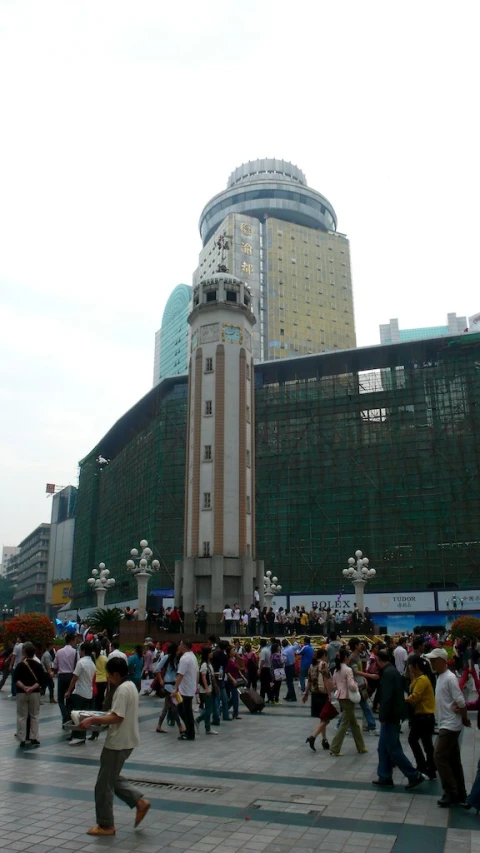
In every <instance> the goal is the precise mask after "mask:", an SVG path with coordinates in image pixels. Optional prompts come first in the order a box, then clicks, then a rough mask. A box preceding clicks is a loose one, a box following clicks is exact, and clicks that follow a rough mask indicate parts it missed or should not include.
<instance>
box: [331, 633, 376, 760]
mask: <svg viewBox="0 0 480 853" xmlns="http://www.w3.org/2000/svg"><path fill="white" fill-rule="evenodd" d="M349 657H350V649H348V648H346V647H345V646H344V647H343V648H341V649H340V651H339V652H338V656H337V658H336V660H335V671H334V673H333V689H334V690H336V691H337V698H338V701H339V702H340V708H341V709H342V722H341V723H340V726H339V728H338V729H337V733H336V735H335V737H334V738H333V740H332V744H331V747H330V755H335V756H338V755H341V754H342V753H341V752H340V748H341V746H342V743H343V739H344V737H345V735H346V733H347V729H350V730H351V732H352V735H353V739H354V741H355V746H356V747H357V752H359V753H360V754H362V753H364V752H368V749H367V748H366V746H365V743H364V741H363V736H362V731H361V729H360V726H359V725H358V723H357V719H356V717H355V703H354V702H352V700H351V699H350V698H349V693H358V684H357V682H356V681H355V678H354V675H353V672H352V670H351V669H350V667H349V666H348V665H347V664H348V658H349Z"/></svg>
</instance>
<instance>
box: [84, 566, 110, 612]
mask: <svg viewBox="0 0 480 853" xmlns="http://www.w3.org/2000/svg"><path fill="white" fill-rule="evenodd" d="M87 583H88V585H89V586H91V587H92V588H93V589H94V590H95V592H96V594H97V607H98V608H101V607H103V606H104V604H105V596H106V594H107V589H112V587H114V586H115V578H111V577H110V570H109V569H106V568H105V563H99V564H98V569H93V571H92V577H91V578H88V580H87Z"/></svg>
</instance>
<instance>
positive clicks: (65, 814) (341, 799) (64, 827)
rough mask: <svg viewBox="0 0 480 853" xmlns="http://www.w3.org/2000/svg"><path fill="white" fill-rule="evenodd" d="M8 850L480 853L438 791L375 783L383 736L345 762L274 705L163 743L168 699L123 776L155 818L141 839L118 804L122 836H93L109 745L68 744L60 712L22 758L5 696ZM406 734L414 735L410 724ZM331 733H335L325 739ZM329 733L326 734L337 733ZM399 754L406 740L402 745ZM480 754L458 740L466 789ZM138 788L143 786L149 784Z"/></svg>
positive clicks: (464, 818)
mask: <svg viewBox="0 0 480 853" xmlns="http://www.w3.org/2000/svg"><path fill="white" fill-rule="evenodd" d="M0 697H1V698H0V762H1V774H0V788H1V791H2V799H1V807H0V849H1V850H2V853H18V851H22V850H32V851H35V853H50V851H51V853H61V851H63V850H65V851H73V850H82V853H94V852H95V853H98V851H99V850H102V849H105V848H113V849H114V850H115V851H117V850H121V851H129V850H135V851H139V853H156V851H162V853H179V851H183V850H188V851H192V853H211V851H215V853H235V851H245V853H247V851H251V853H290V852H291V851H292V853H293V851H295V853H315V851H329V853H337V851H338V853H367V851H368V853H390V851H392V852H393V853H417V851H421V853H468V851H472V853H473V851H478V853H480V816H479V817H477V816H476V815H475V813H474V812H473V811H470V812H464V811H463V810H460V809H459V808H456V809H450V810H448V809H447V810H442V809H440V808H438V806H437V805H436V800H437V799H438V797H439V796H440V795H441V789H440V785H439V783H438V782H425V783H424V784H423V785H422V786H421V787H420V788H419V789H417V790H416V791H415V792H414V793H411V794H407V793H405V791H404V789H403V784H404V782H405V780H404V779H403V778H402V777H401V776H400V774H399V773H398V771H395V775H394V778H395V783H396V787H395V789H394V790H385V791H379V790H376V789H375V788H373V787H372V784H371V780H372V779H374V778H375V777H376V772H375V770H376V746H377V739H376V738H374V737H369V736H368V735H365V740H366V744H367V746H368V747H369V750H370V752H369V754H368V755H358V754H357V753H356V751H355V747H354V743H353V739H352V738H351V737H347V738H346V739H345V742H344V745H343V747H342V752H343V753H344V756H343V757H342V758H333V757H332V756H330V754H329V753H328V752H324V751H323V750H322V749H321V744H320V743H319V742H318V751H317V752H316V753H314V752H312V751H311V750H310V749H309V747H308V745H307V744H305V738H306V737H307V735H309V734H310V733H311V731H312V723H313V720H312V718H311V717H310V711H309V708H306V707H304V706H303V705H301V704H300V703H297V704H296V705H295V704H293V705H292V704H283V705H281V706H279V707H272V708H270V707H268V706H267V707H266V708H265V710H264V712H263V713H262V714H261V715H260V716H258V715H255V716H254V715H250V714H248V713H247V712H246V711H245V712H244V713H242V720H239V721H235V722H228V723H224V722H222V724H221V725H220V726H219V735H218V737H206V735H205V733H204V731H203V727H202V732H201V734H200V735H199V736H197V739H196V740H195V742H193V743H190V742H187V741H178V740H177V731H176V729H173V728H169V729H168V734H166V735H161V734H156V733H155V724H156V719H157V716H158V709H159V707H160V704H161V703H160V701H159V700H157V699H154V698H150V697H141V699H140V717H141V721H140V733H141V741H142V742H141V746H140V747H139V748H138V749H136V750H135V751H134V752H133V754H132V756H131V758H130V760H129V761H128V762H127V764H126V766H125V774H124V775H126V776H127V777H128V778H130V779H135V780H141V781H140V783H139V787H140V788H141V789H142V790H143V792H144V795H145V796H146V797H147V798H148V799H149V800H150V801H151V803H152V808H151V809H150V812H149V814H148V815H147V817H146V818H145V821H144V823H142V825H141V827H139V828H138V829H136V830H134V829H133V820H134V812H131V811H130V810H129V809H128V808H127V807H126V806H124V805H123V804H122V803H120V802H119V801H118V800H116V803H115V822H116V827H117V835H116V837H115V838H99V839H91V838H89V837H88V836H87V835H86V834H85V832H86V830H87V829H88V828H89V827H90V826H92V825H93V824H94V823H95V814H94V808H93V788H94V785H95V779H96V775H97V769H98V758H99V754H100V751H101V748H102V739H103V735H101V736H100V739H99V740H98V741H94V742H89V741H87V744H86V745H85V746H81V747H69V746H68V744H67V741H66V738H65V735H64V734H63V733H62V731H61V728H60V713H59V711H58V707H57V706H56V705H50V704H44V705H42V708H41V721H40V740H41V746H40V748H38V749H34V748H33V747H30V746H27V747H26V748H25V749H23V750H22V749H19V747H18V744H17V741H16V740H15V738H14V733H15V714H16V711H15V701H14V700H12V699H7V686H5V688H4V689H3V691H2V693H1V694H0ZM404 728H406V727H404ZM332 729H333V725H332V724H330V727H329V732H330V730H332ZM332 734H333V732H330V735H332ZM403 741H404V743H405V749H406V751H407V752H408V753H409V750H408V746H407V745H406V735H403ZM479 754H480V733H479V732H478V731H477V730H476V728H475V727H473V726H472V728H471V729H470V730H465V731H464V733H463V745H462V756H463V763H464V768H465V775H466V779H467V789H468V790H469V789H470V785H471V781H472V779H473V777H474V773H475V768H476V765H477V761H478V758H479ZM142 782H143V783H144V784H143V785H142V784H141V783H142Z"/></svg>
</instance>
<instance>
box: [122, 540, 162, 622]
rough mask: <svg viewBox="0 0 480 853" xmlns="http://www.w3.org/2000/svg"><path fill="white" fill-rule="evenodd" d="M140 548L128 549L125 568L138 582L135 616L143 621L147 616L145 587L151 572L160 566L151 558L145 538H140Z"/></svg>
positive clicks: (150, 550) (150, 551)
mask: <svg viewBox="0 0 480 853" xmlns="http://www.w3.org/2000/svg"><path fill="white" fill-rule="evenodd" d="M140 548H141V549H142V553H141V554H139V553H138V549H137V548H132V550H131V551H130V560H127V569H128V570H129V572H131V573H132V575H133V576H134V577H135V578H136V580H137V584H138V607H137V618H138V619H139V620H140V621H141V622H144V621H145V619H146V618H147V587H148V581H149V580H150V577H151V575H152V574H153V572H157V571H158V570H159V568H160V563H159V561H158V560H152V557H153V551H152V549H151V548H149V547H148V542H147V540H146V539H141V541H140Z"/></svg>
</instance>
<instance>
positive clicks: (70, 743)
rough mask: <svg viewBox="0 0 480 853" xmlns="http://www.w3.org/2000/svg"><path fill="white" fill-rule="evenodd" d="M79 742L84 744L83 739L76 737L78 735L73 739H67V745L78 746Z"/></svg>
mask: <svg viewBox="0 0 480 853" xmlns="http://www.w3.org/2000/svg"><path fill="white" fill-rule="evenodd" d="M80 744H82V745H83V746H85V741H84V740H80V738H78V737H76V738H73V740H69V741H68V745H69V746H80Z"/></svg>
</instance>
